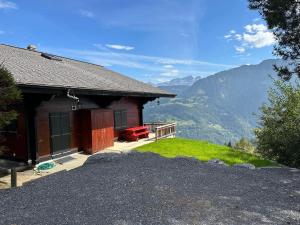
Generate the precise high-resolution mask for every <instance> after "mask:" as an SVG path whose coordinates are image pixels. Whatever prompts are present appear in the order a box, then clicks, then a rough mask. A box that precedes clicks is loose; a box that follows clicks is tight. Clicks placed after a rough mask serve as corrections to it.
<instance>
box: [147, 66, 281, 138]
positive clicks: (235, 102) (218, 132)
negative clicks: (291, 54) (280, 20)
mask: <svg viewBox="0 0 300 225" xmlns="http://www.w3.org/2000/svg"><path fill="white" fill-rule="evenodd" d="M274 63H277V64H278V63H280V62H279V61H276V60H265V61H263V62H262V63H260V64H258V65H244V66H240V67H237V68H234V69H230V70H227V71H222V72H219V73H217V74H214V75H211V76H208V77H206V78H203V79H198V80H197V81H196V82H195V83H194V84H193V85H191V86H189V85H182V83H180V85H176V84H174V82H170V84H172V85H168V86H165V85H164V86H160V87H161V88H164V89H166V90H169V91H172V92H174V93H177V94H178V96H177V97H176V98H174V99H161V100H160V104H159V105H157V103H156V102H152V103H149V104H147V105H146V106H145V114H144V115H145V121H176V122H177V124H178V135H179V136H182V137H187V138H195V139H207V140H210V141H213V142H217V143H224V142H228V141H236V140H237V139H240V138H241V137H243V136H245V137H248V138H252V137H253V132H252V130H253V128H254V127H255V126H256V121H257V115H255V113H256V114H257V113H258V109H259V107H260V106H261V104H262V103H263V102H265V101H266V100H267V91H268V89H269V87H270V86H271V85H272V82H273V81H272V78H271V77H276V73H275V71H274V70H273V64H274Z"/></svg>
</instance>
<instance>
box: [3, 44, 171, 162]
mask: <svg viewBox="0 0 300 225" xmlns="http://www.w3.org/2000/svg"><path fill="white" fill-rule="evenodd" d="M0 62H1V63H3V65H4V66H5V67H6V68H7V69H8V70H9V71H10V72H11V73H12V74H13V77H14V79H15V82H16V84H17V85H18V87H19V88H20V89H21V91H22V95H23V99H22V102H20V103H18V104H16V106H15V108H16V110H17V111H18V113H19V116H18V119H17V120H16V121H14V122H13V123H11V124H10V125H9V126H7V127H6V128H4V129H3V130H2V131H1V132H2V134H4V136H5V138H6V142H5V145H6V146H7V147H8V148H9V151H8V152H7V156H8V157H10V158H13V159H15V160H21V161H26V162H32V163H38V162H40V161H43V160H48V159H51V158H54V157H58V156H61V155H64V154H68V153H73V152H77V151H85V152H86V153H89V154H93V153H95V152H97V151H100V150H102V149H104V148H106V147H109V146H113V144H114V140H116V139H117V138H118V137H119V135H120V131H122V130H124V129H125V128H128V127H135V126H139V125H142V124H143V105H144V104H146V103H147V102H149V101H153V100H155V99H156V98H159V97H174V96H175V95H174V94H172V93H169V92H167V91H164V90H161V89H159V88H156V87H152V86H150V85H148V84H145V83H142V82H140V81H137V80H134V79H131V78H129V77H126V76H124V75H121V74H119V73H116V72H113V71H111V70H108V69H106V68H104V67H102V66H100V65H95V64H91V63H87V62H82V61H78V60H74V59H70V58H66V57H61V56H56V55H51V54H47V53H42V52H39V51H37V50H36V48H35V47H34V46H32V45H30V46H28V47H27V49H23V48H18V47H13V46H8V45H3V44H1V45H0Z"/></svg>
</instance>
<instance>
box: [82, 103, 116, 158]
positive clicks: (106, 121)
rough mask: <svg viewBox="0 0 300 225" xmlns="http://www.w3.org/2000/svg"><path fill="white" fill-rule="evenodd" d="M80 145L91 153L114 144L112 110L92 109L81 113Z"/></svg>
mask: <svg viewBox="0 0 300 225" xmlns="http://www.w3.org/2000/svg"><path fill="white" fill-rule="evenodd" d="M81 115H82V117H81V118H82V138H81V139H82V147H83V150H84V151H85V152H86V153H89V154H93V153H95V152H98V151H101V150H103V149H105V148H107V147H110V146H113V145H114V121H113V112H112V110H108V109H94V110H89V111H84V112H83V113H82V114H81Z"/></svg>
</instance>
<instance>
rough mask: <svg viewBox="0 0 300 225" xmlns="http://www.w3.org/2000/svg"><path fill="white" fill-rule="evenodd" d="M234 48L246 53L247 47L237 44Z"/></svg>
mask: <svg viewBox="0 0 300 225" xmlns="http://www.w3.org/2000/svg"><path fill="white" fill-rule="evenodd" d="M234 48H235V50H236V51H237V52H238V53H244V52H245V51H246V49H245V48H244V47H242V46H235V47H234Z"/></svg>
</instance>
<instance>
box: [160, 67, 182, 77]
mask: <svg viewBox="0 0 300 225" xmlns="http://www.w3.org/2000/svg"><path fill="white" fill-rule="evenodd" d="M160 75H161V76H163V77H178V75H179V70H177V69H172V70H166V71H165V72H162V73H161V74H160Z"/></svg>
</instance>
